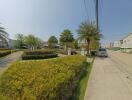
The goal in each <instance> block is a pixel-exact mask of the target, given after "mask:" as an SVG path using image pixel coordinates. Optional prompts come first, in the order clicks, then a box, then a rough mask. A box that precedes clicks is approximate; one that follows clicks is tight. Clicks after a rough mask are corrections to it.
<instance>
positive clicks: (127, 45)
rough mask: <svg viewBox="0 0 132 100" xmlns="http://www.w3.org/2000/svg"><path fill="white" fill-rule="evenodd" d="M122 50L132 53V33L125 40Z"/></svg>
mask: <svg viewBox="0 0 132 100" xmlns="http://www.w3.org/2000/svg"><path fill="white" fill-rule="evenodd" d="M121 50H122V51H123V52H128V53H130V52H132V33H130V34H128V35H127V36H126V37H124V38H123V43H122V46H121Z"/></svg>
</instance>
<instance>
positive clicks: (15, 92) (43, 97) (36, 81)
mask: <svg viewBox="0 0 132 100" xmlns="http://www.w3.org/2000/svg"><path fill="white" fill-rule="evenodd" d="M85 62H86V58H85V57H83V56H79V55H76V56H67V57H63V58H56V59H49V60H38V61H35V60H34V61H21V62H16V63H14V64H12V66H11V67H9V69H7V70H6V71H5V73H4V74H3V75H2V76H1V78H0V95H2V96H4V97H6V98H10V100H67V99H68V98H69V97H70V96H71V95H72V92H73V89H74V88H75V86H76V84H77V82H78V79H79V76H80V74H81V73H82V70H83V68H84V67H85V66H84V64H85Z"/></svg>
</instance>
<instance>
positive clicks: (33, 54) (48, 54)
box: [22, 50, 58, 60]
mask: <svg viewBox="0 0 132 100" xmlns="http://www.w3.org/2000/svg"><path fill="white" fill-rule="evenodd" d="M57 56H58V55H57V54H56V53H55V51H54V50H34V51H25V52H24V54H23V55H22V59H23V60H34V59H48V58H55V57H57Z"/></svg>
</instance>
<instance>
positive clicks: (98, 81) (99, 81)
mask: <svg viewBox="0 0 132 100" xmlns="http://www.w3.org/2000/svg"><path fill="white" fill-rule="evenodd" d="M84 100H132V54H125V53H120V52H119V51H109V57H108V58H96V59H95V62H94V65H93V69H92V72H91V76H90V79H89V82H88V86H87V89H86V94H85V99H84Z"/></svg>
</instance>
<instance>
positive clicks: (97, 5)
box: [96, 0, 99, 30]
mask: <svg viewBox="0 0 132 100" xmlns="http://www.w3.org/2000/svg"><path fill="white" fill-rule="evenodd" d="M96 24H97V29H98V30H99V0H96Z"/></svg>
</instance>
